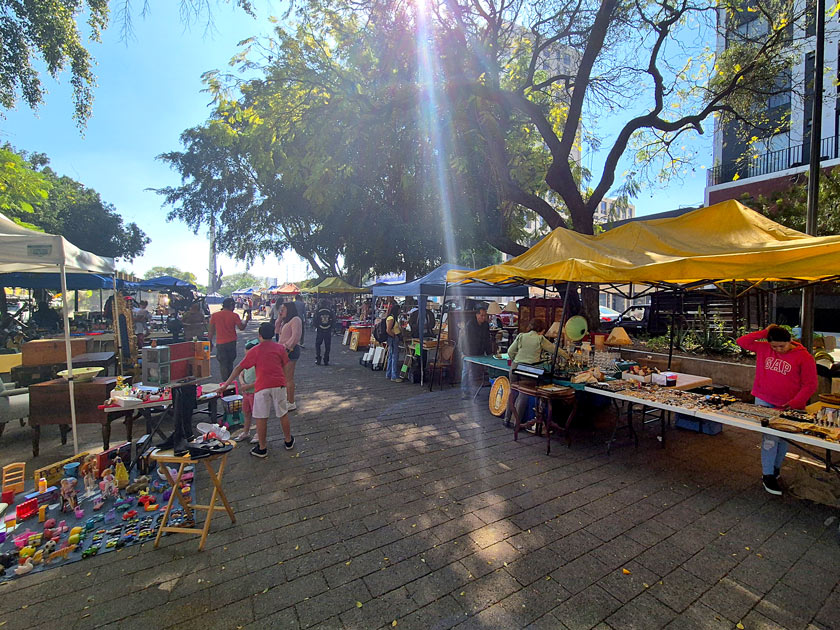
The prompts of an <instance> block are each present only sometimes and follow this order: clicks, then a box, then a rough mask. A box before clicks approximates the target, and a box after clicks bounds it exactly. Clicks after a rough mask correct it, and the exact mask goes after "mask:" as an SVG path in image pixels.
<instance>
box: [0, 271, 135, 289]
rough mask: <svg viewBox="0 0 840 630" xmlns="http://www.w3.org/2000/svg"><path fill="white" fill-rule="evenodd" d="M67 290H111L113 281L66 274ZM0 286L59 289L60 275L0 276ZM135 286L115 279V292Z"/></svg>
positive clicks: (106, 278) (109, 278)
mask: <svg viewBox="0 0 840 630" xmlns="http://www.w3.org/2000/svg"><path fill="white" fill-rule="evenodd" d="M66 275H67V289H68V290H70V291H90V290H95V289H113V288H114V279H113V278H112V277H110V276H103V275H99V274H95V273H68V274H66ZM0 286H3V287H19V288H21V289H61V275H60V274H57V273H27V272H23V271H18V272H13V273H2V274H0ZM135 286H136V285H135V284H134V283H133V282H127V281H125V280H121V279H120V278H117V290H123V289H132V288H134V287H135Z"/></svg>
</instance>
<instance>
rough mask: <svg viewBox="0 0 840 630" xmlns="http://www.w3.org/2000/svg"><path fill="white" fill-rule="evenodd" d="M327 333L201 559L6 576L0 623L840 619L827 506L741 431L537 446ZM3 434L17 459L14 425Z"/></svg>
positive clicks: (838, 564) (236, 482) (704, 624)
mask: <svg viewBox="0 0 840 630" xmlns="http://www.w3.org/2000/svg"><path fill="white" fill-rule="evenodd" d="M254 335H255V324H252V325H251V326H250V328H249V330H248V331H246V333H245V334H244V335H243V337H242V339H241V341H243V340H244V339H245V338H250V337H252V336H254ZM337 342H338V338H336V343H335V344H334V346H333V349H334V352H333V355H334V356H333V358H332V364H331V365H330V366H329V367H316V366H314V365H313V363H314V361H313V355H314V353H313V349H312V348H311V347H308V348H307V349H306V350H305V351H304V352H303V355H302V358H301V361H300V363H299V366H298V399H299V400H298V406H299V410H298V411H297V412H295V413H293V414H292V427H293V431H294V433H295V435H296V437H297V440H298V442H297V447H296V449H295V450H294V451H291V452H287V451H285V450H284V449H283V448H282V433H281V431H280V427H279V424H278V423H271V424H270V428H269V436H270V456H269V458H268V459H267V460H256V459H254V458H252V457H249V456H248V453H247V449H246V448H241V447H240V448H238V449H236V450H235V451H234V452H233V454H232V455H231V456H230V458H229V470H228V472H227V474H226V477H225V486H226V489H227V492H228V496H229V497H230V499H231V500H232V502H233V507H234V509H235V510H236V513H237V524H236V525H234V526H231V525H230V523H229V522H228V521H226V517H224V516H221V517H219V516H217V517H216V519H214V525H213V529H212V534H211V536H210V537H209V539H208V544H207V548H206V550H205V551H204V552H201V553H199V552H198V551H197V541H196V539H195V538H193V537H185V536H169V537H167V538H165V539H164V541H163V543H162V545H161V548H160V549H158V550H154V549H153V548H152V546H151V544H145V545H143V546H142V547H131V548H128V549H125V550H123V551H120V552H118V553H110V554H105V555H103V556H99V557H95V558H92V559H89V560H85V561H81V562H77V563H74V564H71V565H68V566H66V567H61V568H58V569H53V570H49V571H46V572H43V573H38V574H35V575H30V576H26V577H25V578H23V579H20V580H16V581H14V582H12V583H8V584H6V585H4V586H2V587H0V624H3V625H2V627H3V628H4V630H5V629H6V628H45V629H46V628H49V629H54V628H56V627H58V626H59V625H60V626H61V627H63V628H68V629H69V628H74V629H75V628H78V629H80V630H82V629H84V630H88V629H90V628H99V627H111V628H125V629H130V628H135V627H136V628H142V629H143V630H148V628H184V629H187V628H200V629H201V630H208V629H211V628H220V629H221V628H225V629H227V628H249V629H250V628H324V629H333V628H335V629H340V628H346V629H352V630H367V629H374V628H391V627H393V624H394V622H395V621H396V624H397V627H399V628H410V629H413V628H417V629H431V628H433V629H440V630H443V629H448V628H458V630H466V629H473V628H475V629H495V628H529V629H530V628H533V629H538V628H545V629H553V630H564V629H568V630H577V629H588V628H596V629H597V630H609V629H610V628H612V629H614V630H624V629H630V628H642V629H647V628H669V629H677V630H691V629H693V628H698V629H714V628H734V627H736V624H738V623H740V624H741V625H742V626H743V627H744V628H747V629H748V630H761V629H771V628H788V629H808V630H817V629H822V630H828V629H831V628H840V607H838V602H839V601H840V585H838V577H840V544H838V536H837V522H835V523H834V524H833V525H831V526H830V527H827V526H825V524H824V522H825V521H826V519H827V518H829V517H831V516H832V515H833V512H832V511H830V510H828V509H827V508H824V507H820V506H815V505H813V504H810V503H807V502H801V501H796V500H793V499H788V498H784V499H776V498H773V497H771V496H770V495H768V494H766V493H765V492H764V491H763V490H762V489H761V487H760V484H759V483H758V480H759V466H758V460H759V453H758V448H757V440H756V439H755V437H754V436H752V435H747V434H745V433H743V432H739V431H737V430H732V429H729V428H727V429H726V430H725V431H724V433H722V434H721V435H719V436H716V437H708V436H699V435H696V434H692V433H684V432H671V434H670V435H669V441H668V447H667V449H660V448H659V447H658V444H657V442H656V440H655V439H654V437H653V436H652V435H643V436H642V439H641V444H640V447H639V449H638V450H635V449H633V448H632V446H626V445H625V446H621V447H618V448H616V449H614V450H613V454H612V456H611V457H607V456H606V455H605V452H604V447H603V435H602V434H601V433H598V432H595V433H592V434H587V433H584V434H581V435H578V436H576V439H575V442H574V444H573V446H572V448H571V449H567V448H565V446H564V445H562V443H561V442H558V443H557V445H556V447H555V448H554V449H552V454H551V456H546V455H545V452H544V443H543V442H542V441H540V440H538V439H537V438H534V437H531V436H526V437H525V438H524V439H520V441H519V442H518V443H515V442H513V439H512V435H511V431H510V430H509V429H506V428H505V427H504V426H503V425H502V423H501V422H500V421H499V420H498V419H496V418H494V417H493V416H491V415H490V414H489V413H488V412H487V410H486V403H485V398H486V397H484V398H483V397H479V400H480V401H481V402H480V403H479V404H473V403H471V402H462V401H461V400H460V397H459V395H458V389H457V388H454V389H447V390H445V391H443V392H439V391H435V392H433V393H429V392H428V391H427V390H424V389H421V388H420V387H419V386H417V385H410V384H395V383H390V382H387V381H386V380H385V378H384V375H383V373H381V372H380V373H372V372H370V371H368V370H365V369H363V368H361V367H360V366H359V365H358V357H359V355H358V354H356V353H351V352H349V351H347V350H346V348H343V347H342V346H340V345H338V343H337ZM243 343H244V341H243ZM310 343H311V342H310ZM240 356H241V353H240ZM214 367H215V365H214ZM114 431H115V433H114V434H115V436H119V435H120V431H121V429H120V428H119V427H115V430H114ZM56 433H57V431H56ZM81 436H82V440H83V442H85V443H89V444H95V443H96V440H97V431H96V429H95V427H83V428H82V431H81ZM0 445H1V446H2V451H0V453H2V457H0V460H2V462H3V463H7V462H8V461H14V460H15V459H18V458H21V457H23V458H26V459H27V461H29V459H30V458H31V451H29V450H28V449H29V442H28V434H27V433H26V432H25V430H23V429H20V427H16V426H15V427H10V428H9V429H7V431H6V433H5V435H4V436H3V438H2V442H0ZM42 445H43V446H42V452H43V454H42V456H41V457H40V458H39V460H38V461H39V462H41V461H50V459H57V458H59V457H61V456H66V455H65V453H67V452H68V450H69V447H60V446H59V445H58V439H57V435H52V434H51V433H46V434H45V436H44V439H43V441H42ZM199 485H200V484H199ZM202 490H206V488H201V487H199V494H200V493H201V491H202ZM737 627H740V626H737Z"/></svg>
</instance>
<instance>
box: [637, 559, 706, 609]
mask: <svg viewBox="0 0 840 630" xmlns="http://www.w3.org/2000/svg"><path fill="white" fill-rule="evenodd" d="M707 588H708V586H707V585H706V584H705V583H704V582H703V581H702V580H701V579H700V578H698V577H696V576H695V575H693V574H691V573H689V572H688V571H686V570H685V569H682V568H678V569H675V570H674V571H672V572H671V573H669V574H668V575H666V576H665V577H663V578H660V580H659V581H657V582H655V583H652V584H651V588H650V593H651V595H653V596H654V597H656V598H657V599H658V600H659V601H661V602H663V603H664V604H667V605H668V606H669V607H671V608H672V609H673V610H675V611H677V612H680V613H681V612H683V611H684V610H685V609H686V608H688V607H689V606H690V605H691V604H692V603H694V601H696V600H697V599H698V598H699V597H700V595H702V594H703V592H704V591H705V590H706V589H707Z"/></svg>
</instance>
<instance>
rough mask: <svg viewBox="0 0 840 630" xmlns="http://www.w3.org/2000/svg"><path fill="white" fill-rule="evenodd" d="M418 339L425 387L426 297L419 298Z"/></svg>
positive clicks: (421, 374)
mask: <svg viewBox="0 0 840 630" xmlns="http://www.w3.org/2000/svg"><path fill="white" fill-rule="evenodd" d="M417 328H418V331H417V337H418V338H419V340H420V387H423V337H424V333H425V332H426V296H425V295H420V296H418V297H417Z"/></svg>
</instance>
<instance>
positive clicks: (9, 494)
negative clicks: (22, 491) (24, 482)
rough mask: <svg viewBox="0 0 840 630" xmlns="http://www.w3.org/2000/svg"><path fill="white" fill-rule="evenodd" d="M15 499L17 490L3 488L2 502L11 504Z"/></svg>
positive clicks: (0, 498)
mask: <svg viewBox="0 0 840 630" xmlns="http://www.w3.org/2000/svg"><path fill="white" fill-rule="evenodd" d="M14 501H15V491H14V490H3V493H2V494H0V503H5V504H6V505H11V504H12V503H14Z"/></svg>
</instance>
